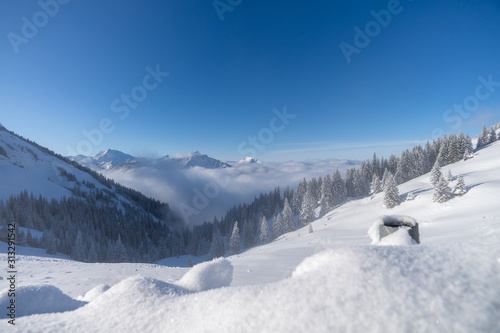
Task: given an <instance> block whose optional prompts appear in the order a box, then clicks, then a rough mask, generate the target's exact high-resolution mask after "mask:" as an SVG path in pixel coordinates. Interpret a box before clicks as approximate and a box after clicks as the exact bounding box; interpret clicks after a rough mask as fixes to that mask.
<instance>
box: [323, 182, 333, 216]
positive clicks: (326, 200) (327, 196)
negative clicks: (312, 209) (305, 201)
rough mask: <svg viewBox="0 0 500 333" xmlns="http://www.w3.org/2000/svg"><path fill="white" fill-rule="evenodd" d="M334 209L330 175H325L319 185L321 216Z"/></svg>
mask: <svg viewBox="0 0 500 333" xmlns="http://www.w3.org/2000/svg"><path fill="white" fill-rule="evenodd" d="M333 207H334V203H333V185H332V180H331V178H330V175H326V176H325V179H323V182H322V184H321V213H320V215H321V216H323V215H325V214H326V213H327V212H329V211H330V210H332V209H333Z"/></svg>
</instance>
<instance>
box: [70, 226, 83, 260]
mask: <svg viewBox="0 0 500 333" xmlns="http://www.w3.org/2000/svg"><path fill="white" fill-rule="evenodd" d="M84 257H85V244H84V243H83V236H82V232H81V231H80V230H78V234H77V235H76V239H75V244H74V245H73V254H72V258H73V259H75V260H78V261H83V259H84Z"/></svg>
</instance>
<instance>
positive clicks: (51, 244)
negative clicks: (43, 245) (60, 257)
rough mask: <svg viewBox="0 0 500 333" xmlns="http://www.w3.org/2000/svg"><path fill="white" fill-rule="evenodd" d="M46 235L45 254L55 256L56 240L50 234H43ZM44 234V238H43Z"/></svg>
mask: <svg viewBox="0 0 500 333" xmlns="http://www.w3.org/2000/svg"><path fill="white" fill-rule="evenodd" d="M45 233H47V251H46V253H47V254H57V248H56V247H57V246H56V238H55V237H54V235H53V234H52V232H50V231H49V232H45ZM45 233H44V236H45Z"/></svg>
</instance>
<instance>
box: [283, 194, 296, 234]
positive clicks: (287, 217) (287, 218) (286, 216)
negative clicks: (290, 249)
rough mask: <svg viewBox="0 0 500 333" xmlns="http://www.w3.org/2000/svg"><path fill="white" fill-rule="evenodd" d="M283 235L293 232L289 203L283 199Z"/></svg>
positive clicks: (291, 212) (293, 222) (293, 226)
mask: <svg viewBox="0 0 500 333" xmlns="http://www.w3.org/2000/svg"><path fill="white" fill-rule="evenodd" d="M282 220H283V230H284V232H283V233H286V232H290V231H294V230H295V221H294V219H293V211H292V208H291V207H290V203H289V202H288V200H286V199H285V206H284V207H283V219H282Z"/></svg>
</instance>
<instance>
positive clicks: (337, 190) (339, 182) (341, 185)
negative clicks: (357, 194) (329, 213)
mask: <svg viewBox="0 0 500 333" xmlns="http://www.w3.org/2000/svg"><path fill="white" fill-rule="evenodd" d="M332 188H333V204H334V205H338V204H341V203H342V202H344V201H345V199H346V197H347V194H346V187H345V182H344V180H343V179H342V176H341V175H340V172H339V170H338V169H337V170H335V172H334V173H333V176H332Z"/></svg>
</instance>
